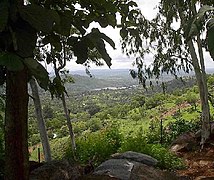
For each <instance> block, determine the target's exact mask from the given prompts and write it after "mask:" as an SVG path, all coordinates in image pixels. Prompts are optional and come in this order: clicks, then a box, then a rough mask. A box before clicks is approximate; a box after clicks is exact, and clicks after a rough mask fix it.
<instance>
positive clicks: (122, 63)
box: [67, 0, 214, 71]
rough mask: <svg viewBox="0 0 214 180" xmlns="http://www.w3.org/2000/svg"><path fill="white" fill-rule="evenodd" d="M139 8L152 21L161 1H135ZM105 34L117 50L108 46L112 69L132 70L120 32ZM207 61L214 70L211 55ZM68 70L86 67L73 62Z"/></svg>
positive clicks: (148, 58)
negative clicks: (123, 52) (122, 48)
mask: <svg viewBox="0 0 214 180" xmlns="http://www.w3.org/2000/svg"><path fill="white" fill-rule="evenodd" d="M135 1H136V2H137V3H138V5H139V7H140V8H141V10H142V13H143V15H144V16H145V17H146V18H147V19H152V18H153V17H155V14H156V13H157V8H155V7H157V5H158V2H159V1H160V0H135ZM95 26H96V25H95ZM101 31H102V32H104V33H105V34H106V35H107V36H109V37H110V38H112V39H113V40H114V42H115V44H116V48H117V49H116V50H113V49H112V48H111V47H110V46H107V50H108V53H109V54H110V56H111V58H112V66H111V69H130V68H132V67H133V66H132V63H133V61H134V58H128V57H127V56H126V55H124V54H122V51H121V46H120V37H119V30H117V29H113V28H105V29H102V30H101ZM205 60H206V67H207V68H214V62H213V61H212V60H211V58H210V56H209V54H208V53H207V54H206V55H205ZM145 61H147V62H151V61H152V55H147V56H145ZM67 68H68V69H70V70H71V71H75V70H84V69H85V68H84V66H82V65H78V64H76V63H75V61H71V62H69V63H68V66H67ZM96 68H99V69H100V68H104V69H107V68H108V67H107V66H106V65H105V66H103V67H96V66H95V65H92V66H91V69H96Z"/></svg>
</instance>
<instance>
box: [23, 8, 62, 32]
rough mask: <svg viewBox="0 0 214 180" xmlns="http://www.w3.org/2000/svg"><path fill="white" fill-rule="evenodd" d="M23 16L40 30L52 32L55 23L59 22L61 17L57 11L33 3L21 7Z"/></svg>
mask: <svg viewBox="0 0 214 180" xmlns="http://www.w3.org/2000/svg"><path fill="white" fill-rule="evenodd" d="M19 12H20V15H21V17H22V18H23V19H24V20H25V21H27V22H28V23H29V24H30V25H31V26H32V27H34V28H35V29H36V30H38V31H43V32H51V31H52V28H53V26H54V23H56V24H59V23H60V18H59V15H58V13H57V12H56V11H54V10H49V9H46V8H43V7H41V6H38V5H35V4H31V5H28V6H22V7H20V8H19Z"/></svg>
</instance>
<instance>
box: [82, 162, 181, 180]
mask: <svg viewBox="0 0 214 180" xmlns="http://www.w3.org/2000/svg"><path fill="white" fill-rule="evenodd" d="M88 177H90V178H89V179H91V180H92V179H94V180H96V179H99V178H100V180H101V179H106V180H107V179H115V180H178V179H180V178H178V177H176V175H175V174H172V173H170V172H166V171H161V170H159V169H155V168H154V167H152V166H148V165H145V164H142V163H139V162H135V161H130V160H127V159H109V160H107V161H105V162H104V163H102V164H101V165H100V166H99V167H98V168H96V169H95V172H94V173H93V175H91V176H88ZM86 179H88V178H86Z"/></svg>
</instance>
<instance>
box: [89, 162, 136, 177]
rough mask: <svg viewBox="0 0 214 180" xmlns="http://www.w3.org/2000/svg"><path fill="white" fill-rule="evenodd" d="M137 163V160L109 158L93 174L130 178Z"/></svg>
mask: <svg viewBox="0 0 214 180" xmlns="http://www.w3.org/2000/svg"><path fill="white" fill-rule="evenodd" d="M135 165H137V162H131V161H128V160H126V159H109V160H107V161H105V162H103V163H102V164H101V165H100V166H98V167H97V168H96V169H95V171H94V173H93V174H94V175H105V176H109V177H114V178H118V179H123V180H128V179H130V175H131V171H132V169H133V167H134V166H135Z"/></svg>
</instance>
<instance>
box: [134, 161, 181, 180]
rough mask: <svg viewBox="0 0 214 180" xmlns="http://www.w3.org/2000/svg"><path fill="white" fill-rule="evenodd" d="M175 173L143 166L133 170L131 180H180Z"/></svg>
mask: <svg viewBox="0 0 214 180" xmlns="http://www.w3.org/2000/svg"><path fill="white" fill-rule="evenodd" d="M180 179H183V178H179V177H177V176H176V175H175V174H174V173H171V172H167V171H161V170H159V169H155V168H154V167H151V166H147V165H145V164H141V165H139V166H135V167H134V169H133V170H132V173H131V176H130V180H180Z"/></svg>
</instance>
